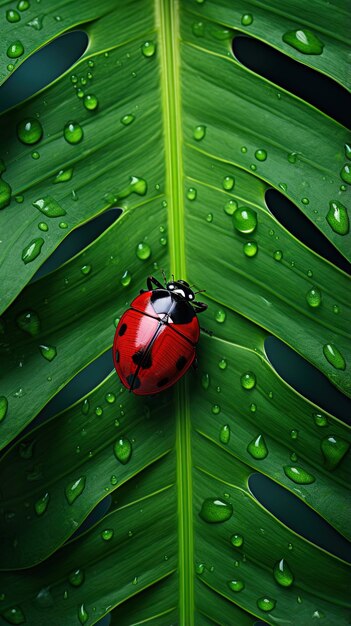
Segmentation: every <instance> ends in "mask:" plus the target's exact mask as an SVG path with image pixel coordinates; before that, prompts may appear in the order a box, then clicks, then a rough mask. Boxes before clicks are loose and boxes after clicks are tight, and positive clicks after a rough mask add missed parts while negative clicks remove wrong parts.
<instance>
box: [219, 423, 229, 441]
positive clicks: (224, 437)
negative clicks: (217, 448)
mask: <svg viewBox="0 0 351 626" xmlns="http://www.w3.org/2000/svg"><path fill="white" fill-rule="evenodd" d="M229 439H230V426H229V424H224V426H222V428H221V430H220V431H219V441H220V442H221V443H224V444H225V445H226V444H228V443H229Z"/></svg>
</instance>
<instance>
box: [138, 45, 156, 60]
mask: <svg viewBox="0 0 351 626" xmlns="http://www.w3.org/2000/svg"><path fill="white" fill-rule="evenodd" d="M141 51H142V53H143V55H144V57H152V56H154V54H155V52H156V44H155V43H154V42H153V41H145V43H143V45H142V46H141Z"/></svg>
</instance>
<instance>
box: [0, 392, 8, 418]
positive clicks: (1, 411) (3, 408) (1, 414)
mask: <svg viewBox="0 0 351 626" xmlns="http://www.w3.org/2000/svg"><path fill="white" fill-rule="evenodd" d="M7 409H8V401H7V398H6V397H5V396H0V422H2V420H3V419H5V417H6V413H7Z"/></svg>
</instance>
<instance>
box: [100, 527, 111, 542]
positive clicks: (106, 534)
mask: <svg viewBox="0 0 351 626" xmlns="http://www.w3.org/2000/svg"><path fill="white" fill-rule="evenodd" d="M113 535H114V531H113V530H112V528H106V529H105V530H103V531H102V533H101V539H103V540H104V541H110V540H111V539H112V537H113Z"/></svg>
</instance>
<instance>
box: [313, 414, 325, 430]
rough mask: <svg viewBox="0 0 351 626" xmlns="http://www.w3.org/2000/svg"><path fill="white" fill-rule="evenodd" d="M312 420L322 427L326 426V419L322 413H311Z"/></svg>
mask: <svg viewBox="0 0 351 626" xmlns="http://www.w3.org/2000/svg"><path fill="white" fill-rule="evenodd" d="M313 421H314V423H315V425H316V426H319V427H324V426H328V420H327V418H326V416H325V415H323V414H322V413H313Z"/></svg>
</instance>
